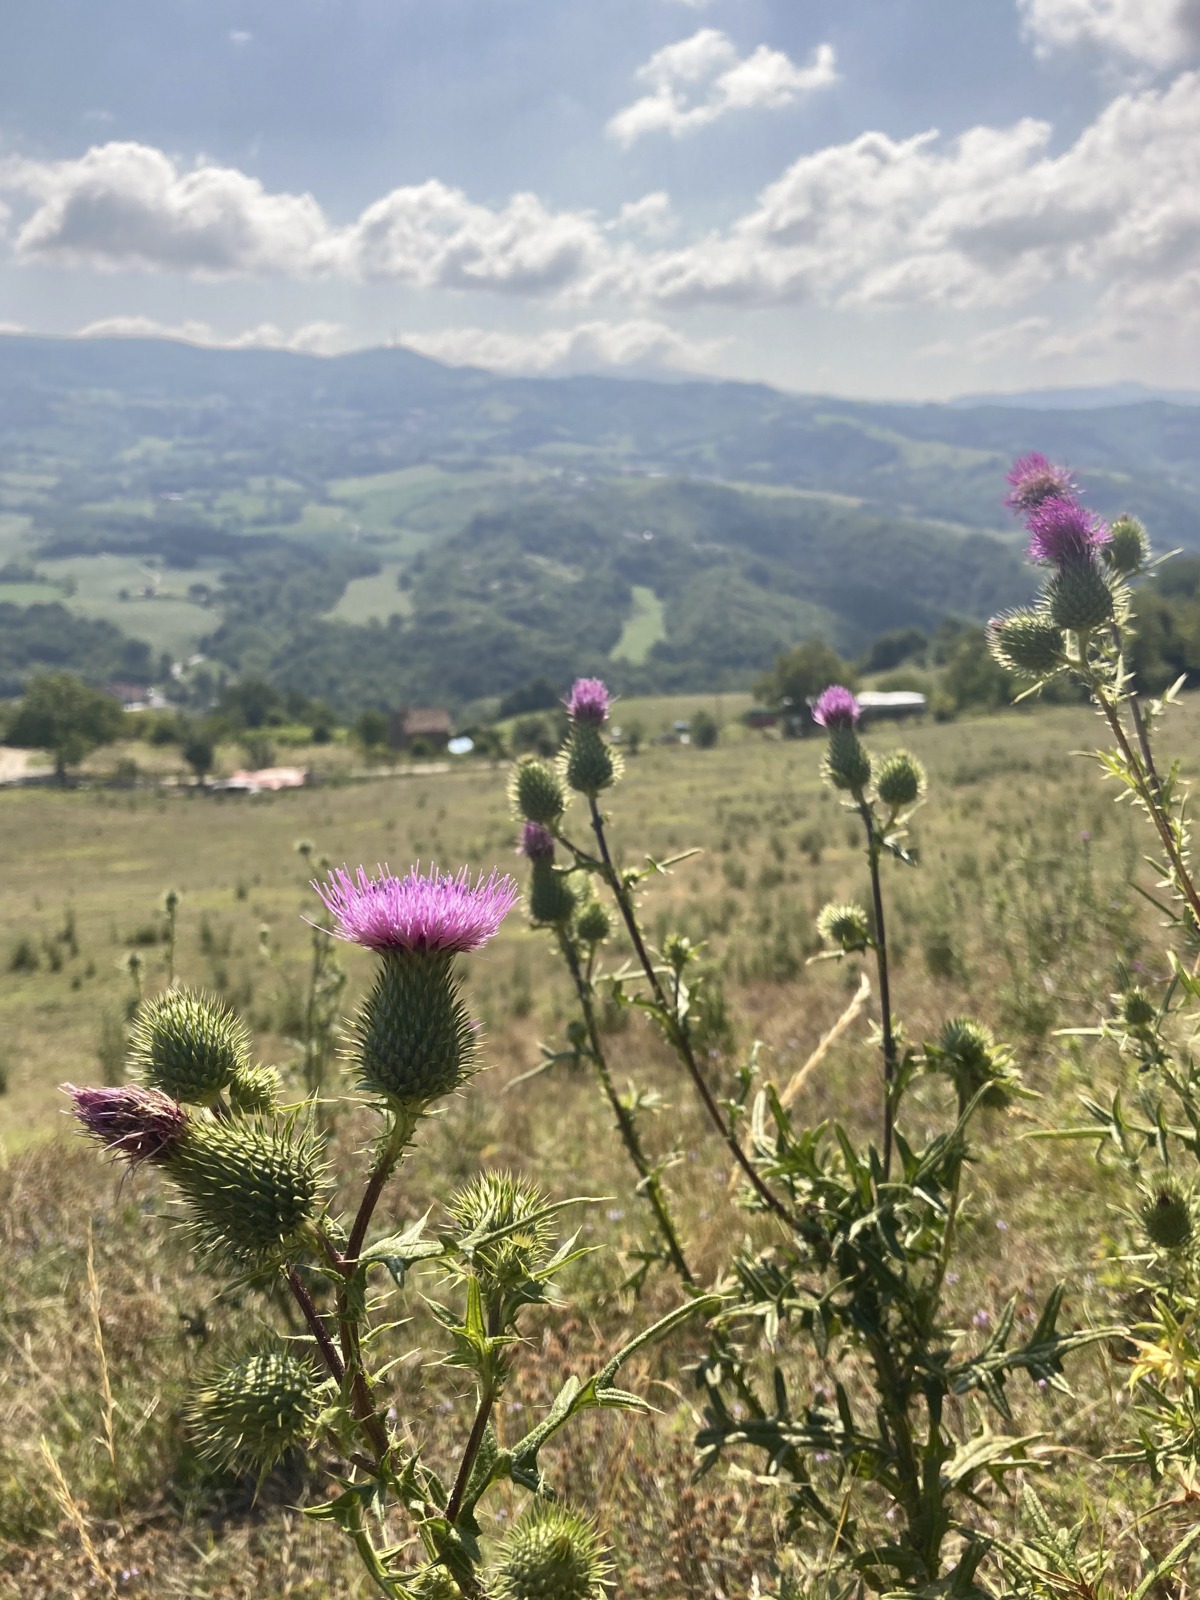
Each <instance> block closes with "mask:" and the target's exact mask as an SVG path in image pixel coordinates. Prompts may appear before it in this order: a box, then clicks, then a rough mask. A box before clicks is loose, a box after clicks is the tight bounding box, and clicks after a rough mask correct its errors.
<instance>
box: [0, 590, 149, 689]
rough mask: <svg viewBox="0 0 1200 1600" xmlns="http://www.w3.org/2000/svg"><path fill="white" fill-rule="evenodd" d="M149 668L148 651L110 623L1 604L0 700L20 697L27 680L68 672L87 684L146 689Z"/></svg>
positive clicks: (55, 608)
mask: <svg viewBox="0 0 1200 1600" xmlns="http://www.w3.org/2000/svg"><path fill="white" fill-rule="evenodd" d="M153 667H154V659H153V654H152V652H151V650H150V647H149V645H146V644H143V643H142V642H141V641H140V640H138V639H129V638H126V636H125V635H124V634H123V633H122V632H121V630H120V629H119V628H117V627H115V626H114V625H113V624H112V623H111V622H102V621H98V620H96V621H93V620H92V619H90V618H88V617H78V616H76V615H75V614H74V612H72V611H68V610H67V608H66V607H65V606H62V605H59V604H58V603H57V602H53V603H50V604H47V605H33V606H16V605H11V604H8V603H7V602H4V603H0V699H11V698H12V697H14V696H16V695H19V694H20V693H21V691H22V689H23V687H24V685H25V683H26V682H27V680H28V679H29V678H30V676H31V675H32V674H35V673H38V672H72V673H75V674H76V675H77V676H79V677H81V678H84V679H86V680H87V681H88V682H90V683H94V684H96V683H106V682H108V681H110V680H113V679H126V680H132V681H134V682H137V683H145V682H147V681H148V680H149V678H150V675H151V672H152V670H153Z"/></svg>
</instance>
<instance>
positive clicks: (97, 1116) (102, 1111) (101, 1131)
mask: <svg viewBox="0 0 1200 1600" xmlns="http://www.w3.org/2000/svg"><path fill="white" fill-rule="evenodd" d="M63 1090H64V1092H65V1093H67V1094H69V1095H70V1097H71V1103H72V1108H73V1110H74V1112H75V1115H76V1116H77V1117H78V1118H79V1121H80V1124H81V1126H82V1128H83V1131H84V1132H85V1133H86V1134H89V1135H90V1136H91V1138H93V1139H95V1140H97V1141H98V1142H99V1143H100V1144H102V1145H103V1146H104V1148H105V1149H106V1150H108V1151H109V1152H110V1153H111V1154H112V1156H113V1157H114V1159H116V1158H117V1157H120V1158H121V1159H122V1160H124V1161H128V1163H129V1165H130V1166H131V1167H137V1166H140V1165H141V1163H142V1162H143V1161H163V1160H166V1159H167V1157H168V1156H170V1154H171V1152H172V1151H173V1150H174V1149H175V1147H176V1146H177V1145H178V1143H179V1141H180V1140H181V1139H182V1138H183V1135H184V1133H185V1132H186V1131H187V1113H186V1112H185V1111H184V1109H183V1107H182V1106H181V1105H180V1104H179V1102H178V1100H172V1098H171V1096H170V1095H169V1094H163V1092H162V1091H161V1089H143V1088H141V1087H140V1086H139V1085H137V1084H134V1083H126V1084H122V1085H121V1086H120V1087H119V1088H111V1089H78V1088H76V1087H75V1085H74V1084H73V1083H64V1084H63Z"/></svg>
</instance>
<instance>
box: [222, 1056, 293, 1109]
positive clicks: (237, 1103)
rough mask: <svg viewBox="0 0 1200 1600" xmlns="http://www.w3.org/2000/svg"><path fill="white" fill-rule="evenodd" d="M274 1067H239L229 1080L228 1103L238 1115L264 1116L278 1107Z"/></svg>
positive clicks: (277, 1081)
mask: <svg viewBox="0 0 1200 1600" xmlns="http://www.w3.org/2000/svg"><path fill="white" fill-rule="evenodd" d="M279 1091H280V1083H279V1074H278V1073H277V1072H276V1070H275V1068H274V1067H264V1066H257V1067H239V1068H238V1070H237V1071H236V1072H235V1073H234V1075H233V1077H232V1078H230V1080H229V1104H230V1105H231V1106H232V1107H233V1109H234V1111H236V1112H237V1114H238V1115H239V1116H240V1117H266V1116H270V1115H271V1113H272V1112H273V1111H276V1110H277V1109H278V1107H279Z"/></svg>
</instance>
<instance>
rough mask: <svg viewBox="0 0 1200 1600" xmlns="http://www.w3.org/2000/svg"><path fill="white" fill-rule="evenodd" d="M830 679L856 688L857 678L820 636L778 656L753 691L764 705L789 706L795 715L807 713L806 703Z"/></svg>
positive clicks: (850, 687) (848, 687) (828, 682)
mask: <svg viewBox="0 0 1200 1600" xmlns="http://www.w3.org/2000/svg"><path fill="white" fill-rule="evenodd" d="M831 683H843V684H845V686H846V687H847V689H854V688H856V687H857V686H858V679H857V677H856V676H855V674H854V670H853V668H852V667H850V666H849V665H848V664H847V663H846V662H845V661H843V660H842V658H841V657H840V656H839V655H838V654H837V652H836V651H835V650H832V649H830V647H829V646H828V645H827V644H825V643H824V642H823V641H822V640H820V639H810V640H809V641H808V642H807V643H806V644H800V645H797V646H796V647H795V648H794V649H793V650H789V651H788V652H787V653H786V654H785V655H780V656H777V657H776V659H775V665H774V666H773V667H772V668H771V670H770V672H769V673H767V674H766V676H764V677H762V678H760V679H759V680H758V682H757V683H756V684H755V686H754V693H755V695H756V696H757V697H758V699H759V700H761V701H762V702H763V704H765V705H770V706H790V707H791V708H792V711H793V714H794V715H795V716H797V717H804V716H805V707H806V705H807V703H808V702H809V701H810V700H815V699H816V698H817V696H818V695H819V694H820V693H821V691H822V690H823V689H827V688H828V687H829V685H830V684H831Z"/></svg>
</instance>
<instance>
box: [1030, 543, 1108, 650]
mask: <svg viewBox="0 0 1200 1600" xmlns="http://www.w3.org/2000/svg"><path fill="white" fill-rule="evenodd" d="M1046 598H1047V600H1048V601H1049V603H1050V615H1051V617H1052V618H1053V620H1054V621H1055V622H1056V623H1057V624H1058V626H1059V627H1060V628H1070V629H1071V630H1072V631H1073V632H1075V633H1083V632H1086V631H1087V629H1089V628H1099V627H1101V626H1102V625H1103V624H1104V623H1106V622H1108V621H1110V620H1111V619H1112V616H1113V611H1114V604H1113V592H1112V589H1111V587H1110V586H1109V584H1108V582H1107V581H1106V580H1105V577H1104V574H1103V573H1102V572H1101V570H1100V568H1099V567H1098V566H1097V565H1096V562H1095V560H1094V559H1092V558H1090V557H1089V558H1087V559H1086V560H1079V561H1068V562H1067V563H1066V564H1065V565H1064V566H1062V567H1060V568H1059V570H1058V571H1057V572H1056V573H1055V574H1054V576H1053V578H1051V580H1050V582H1049V584H1048V585H1047V586H1046Z"/></svg>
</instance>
